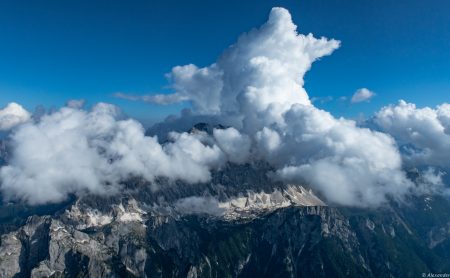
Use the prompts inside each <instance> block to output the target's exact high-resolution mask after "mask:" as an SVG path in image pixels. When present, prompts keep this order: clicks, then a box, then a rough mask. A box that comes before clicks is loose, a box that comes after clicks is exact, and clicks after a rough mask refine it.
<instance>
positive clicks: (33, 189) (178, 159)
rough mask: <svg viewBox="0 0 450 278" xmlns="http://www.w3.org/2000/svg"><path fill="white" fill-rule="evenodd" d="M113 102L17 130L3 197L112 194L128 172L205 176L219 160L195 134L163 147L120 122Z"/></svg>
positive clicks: (2, 174)
mask: <svg viewBox="0 0 450 278" xmlns="http://www.w3.org/2000/svg"><path fill="white" fill-rule="evenodd" d="M119 116H120V114H119V112H118V110H117V108H116V107H114V106H112V105H108V104H98V105H96V106H95V107H94V108H93V109H92V110H91V111H89V112H86V111H83V110H79V109H74V108H70V107H64V108H61V109H60V110H59V111H57V112H55V113H52V114H49V115H45V116H43V117H42V118H41V120H40V122H38V123H27V124H24V125H21V126H20V127H18V128H17V130H16V132H15V133H14V134H13V135H12V137H11V144H12V147H13V152H12V158H11V160H10V161H9V165H7V166H4V167H2V168H1V169H0V181H1V190H2V193H3V196H4V197H5V198H6V199H20V200H23V201H26V202H28V203H31V204H41V203H46V202H59V201H62V200H64V199H65V198H67V196H68V194H70V193H75V194H83V193H94V194H107V193H114V192H115V191H116V190H117V189H118V186H119V184H120V182H122V181H124V180H126V179H127V178H129V177H132V176H141V177H143V178H145V179H146V180H148V181H153V180H154V178H155V177H158V176H161V177H167V178H169V179H171V180H184V181H186V182H206V181H208V180H209V178H210V172H209V170H210V168H211V167H218V166H220V165H221V163H223V162H224V156H225V155H224V154H223V153H222V151H221V150H220V149H219V148H218V147H217V146H215V145H214V146H209V145H207V144H204V143H203V142H202V140H203V138H202V137H201V136H199V135H189V134H186V133H181V134H178V133H177V134H173V135H172V138H171V139H172V140H171V142H169V143H168V144H166V145H164V146H162V145H160V144H159V143H158V142H157V139H156V138H155V137H147V136H145V135H144V129H143V127H142V126H141V125H140V124H139V123H138V122H136V121H134V120H119Z"/></svg>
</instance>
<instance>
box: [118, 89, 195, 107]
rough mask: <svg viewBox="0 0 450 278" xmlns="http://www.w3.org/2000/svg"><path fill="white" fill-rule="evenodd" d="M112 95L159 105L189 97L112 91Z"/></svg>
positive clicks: (181, 100)
mask: <svg viewBox="0 0 450 278" xmlns="http://www.w3.org/2000/svg"><path fill="white" fill-rule="evenodd" d="M114 97H116V98H121V99H126V100H131V101H143V102H147V103H153V104H159V105H168V104H174V103H179V102H183V101H187V100H188V99H189V98H188V97H187V96H183V95H181V94H178V93H174V94H167V95H165V94H156V95H145V96H136V95H130V94H125V93H120V92H118V93H114Z"/></svg>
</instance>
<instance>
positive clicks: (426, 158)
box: [374, 100, 450, 169]
mask: <svg viewBox="0 0 450 278" xmlns="http://www.w3.org/2000/svg"><path fill="white" fill-rule="evenodd" d="M449 115H450V105H449V104H447V103H445V104H442V105H440V106H437V107H436V108H435V109H433V108H430V107H424V108H417V107H416V105H415V104H412V103H407V102H405V101H403V100H401V101H399V103H398V104H397V105H389V106H386V107H383V108H382V109H381V110H380V111H379V112H378V113H376V115H375V117H374V122H375V123H376V124H377V125H378V126H379V127H380V128H381V130H383V131H384V132H387V133H389V134H391V135H392V136H394V137H395V138H396V140H397V141H398V142H399V144H400V145H402V150H403V152H402V154H403V157H404V160H405V162H406V163H408V164H410V165H433V166H439V167H443V168H447V169H448V168H449V165H450V130H449V127H450V116H449Z"/></svg>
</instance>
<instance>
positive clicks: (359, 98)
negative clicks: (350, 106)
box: [350, 88, 375, 103]
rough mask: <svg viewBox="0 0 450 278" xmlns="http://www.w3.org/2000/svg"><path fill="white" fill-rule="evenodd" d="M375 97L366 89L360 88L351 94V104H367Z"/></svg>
mask: <svg viewBox="0 0 450 278" xmlns="http://www.w3.org/2000/svg"><path fill="white" fill-rule="evenodd" d="M374 96H375V93H374V92H372V91H370V90H369V89H367V88H361V89H358V90H356V92H355V93H354V94H353V96H352V99H351V100H350V101H351V103H359V102H364V101H365V102H368V101H370V100H371V99H372V98H373V97H374Z"/></svg>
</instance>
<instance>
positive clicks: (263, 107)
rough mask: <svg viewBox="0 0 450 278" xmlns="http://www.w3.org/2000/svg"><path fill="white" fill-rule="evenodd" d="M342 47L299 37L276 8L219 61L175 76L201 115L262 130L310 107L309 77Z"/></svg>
mask: <svg viewBox="0 0 450 278" xmlns="http://www.w3.org/2000/svg"><path fill="white" fill-rule="evenodd" d="M338 47H339V41H336V40H328V39H325V38H320V39H316V38H314V37H313V36H312V35H311V34H309V35H306V36H305V35H302V34H298V33H297V31H296V26H295V25H294V23H293V22H292V19H291V15H290V14H289V12H288V11H287V10H285V9H283V8H274V9H272V11H271V13H270V15H269V20H268V21H267V22H266V23H265V24H264V25H262V26H261V27H260V28H258V29H254V30H252V31H250V32H248V33H244V34H243V35H241V36H240V37H239V39H238V41H237V42H236V43H235V44H233V45H232V46H230V47H229V48H228V49H227V50H225V51H224V52H223V54H222V55H221V56H220V57H219V59H218V60H217V62H216V63H214V64H212V65H210V66H208V67H204V68H198V67H197V66H195V65H192V64H191V65H186V66H177V67H175V68H173V70H172V72H171V73H170V74H169V77H170V79H171V80H172V82H173V85H172V86H173V88H174V89H175V90H176V91H177V92H178V93H180V94H181V95H185V96H187V97H188V98H189V99H190V100H191V102H192V105H193V109H194V112H195V113H200V114H220V115H223V116H224V115H228V116H233V115H234V116H236V117H239V119H240V120H241V122H242V123H243V125H244V128H245V129H246V130H247V131H248V132H257V131H258V130H259V129H260V128H262V127H264V126H267V125H269V124H271V123H273V122H279V121H282V117H281V114H282V113H283V112H285V111H286V110H288V109H289V108H290V106H291V105H293V104H296V103H302V104H306V105H309V104H310V100H309V98H308V95H307V93H306V91H305V89H304V88H303V82H304V81H303V76H304V74H305V73H306V72H307V71H308V70H309V69H310V67H311V64H312V63H313V62H314V61H316V60H317V59H319V58H320V57H323V56H326V55H329V54H331V53H332V52H333V51H334V50H335V49H336V48H338Z"/></svg>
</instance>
